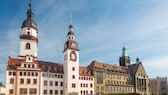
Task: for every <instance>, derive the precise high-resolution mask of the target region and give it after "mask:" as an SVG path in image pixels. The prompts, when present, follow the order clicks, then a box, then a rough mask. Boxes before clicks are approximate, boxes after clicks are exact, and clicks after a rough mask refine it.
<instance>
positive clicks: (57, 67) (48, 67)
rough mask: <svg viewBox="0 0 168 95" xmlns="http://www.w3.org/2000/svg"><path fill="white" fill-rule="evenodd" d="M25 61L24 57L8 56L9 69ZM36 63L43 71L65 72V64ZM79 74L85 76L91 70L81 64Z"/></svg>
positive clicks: (88, 74)
mask: <svg viewBox="0 0 168 95" xmlns="http://www.w3.org/2000/svg"><path fill="white" fill-rule="evenodd" d="M22 62H25V60H24V59H18V58H11V57H9V58H8V65H7V69H16V68H17V67H20V66H21V63H22ZM35 63H37V64H38V67H39V68H40V69H41V71H43V72H47V71H49V72H52V73H64V72H63V64H61V63H54V62H47V61H40V60H38V61H36V62H35ZM79 74H80V75H85V76H91V73H90V71H89V70H88V68H87V67H84V66H80V67H79Z"/></svg>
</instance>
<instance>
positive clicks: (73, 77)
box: [64, 49, 79, 95]
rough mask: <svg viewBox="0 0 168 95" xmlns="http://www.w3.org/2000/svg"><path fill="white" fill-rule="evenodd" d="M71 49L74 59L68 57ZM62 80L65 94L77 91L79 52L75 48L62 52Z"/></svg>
mask: <svg viewBox="0 0 168 95" xmlns="http://www.w3.org/2000/svg"><path fill="white" fill-rule="evenodd" d="M72 51H74V52H75V54H76V61H72V60H71V58H70V56H71V55H70V54H71V52H72ZM73 68H74V70H73ZM64 81H65V82H64V93H65V95H68V93H78V92H79V90H78V83H79V52H78V51H76V50H71V49H67V50H66V51H65V52H64ZM73 85H74V86H73Z"/></svg>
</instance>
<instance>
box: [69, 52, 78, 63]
mask: <svg viewBox="0 0 168 95" xmlns="http://www.w3.org/2000/svg"><path fill="white" fill-rule="evenodd" d="M76 58H77V56H76V53H75V51H71V53H70V60H71V61H76Z"/></svg>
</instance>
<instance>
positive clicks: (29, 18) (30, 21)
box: [22, 0, 37, 29]
mask: <svg viewBox="0 0 168 95" xmlns="http://www.w3.org/2000/svg"><path fill="white" fill-rule="evenodd" d="M28 26H29V27H33V28H35V29H37V25H36V23H35V21H34V13H33V11H32V0H30V1H29V8H28V10H27V19H26V20H25V21H24V22H23V24H22V28H23V27H28Z"/></svg>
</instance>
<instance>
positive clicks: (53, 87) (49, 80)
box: [40, 72, 64, 95]
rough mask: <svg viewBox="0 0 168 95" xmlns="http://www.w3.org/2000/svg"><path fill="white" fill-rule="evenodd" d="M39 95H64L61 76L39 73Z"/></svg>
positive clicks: (58, 74)
mask: <svg viewBox="0 0 168 95" xmlns="http://www.w3.org/2000/svg"><path fill="white" fill-rule="evenodd" d="M41 76H42V77H41V87H40V88H41V92H40V93H41V94H40V95H49V94H53V95H64V94H63V74H60V73H50V72H42V73H41Z"/></svg>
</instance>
